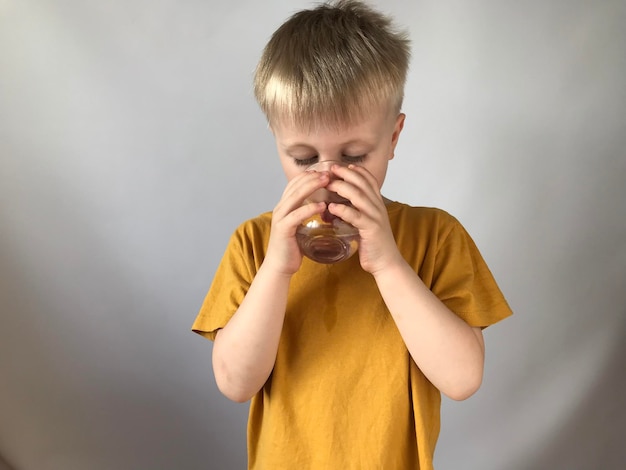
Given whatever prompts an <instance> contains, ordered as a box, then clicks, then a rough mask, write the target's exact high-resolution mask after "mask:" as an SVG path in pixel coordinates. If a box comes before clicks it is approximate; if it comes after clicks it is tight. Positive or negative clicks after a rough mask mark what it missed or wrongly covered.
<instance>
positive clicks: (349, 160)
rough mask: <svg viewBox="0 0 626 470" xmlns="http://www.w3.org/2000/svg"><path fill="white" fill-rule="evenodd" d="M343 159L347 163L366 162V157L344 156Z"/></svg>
mask: <svg viewBox="0 0 626 470" xmlns="http://www.w3.org/2000/svg"><path fill="white" fill-rule="evenodd" d="M341 158H342V159H343V161H345V162H347V163H360V162H362V161H363V160H365V155H354V156H351V155H343V156H342V157H341Z"/></svg>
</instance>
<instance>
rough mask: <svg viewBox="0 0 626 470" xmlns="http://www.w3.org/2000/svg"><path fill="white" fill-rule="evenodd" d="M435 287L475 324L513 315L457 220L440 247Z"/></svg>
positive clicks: (458, 312) (468, 236)
mask: <svg viewBox="0 0 626 470" xmlns="http://www.w3.org/2000/svg"><path fill="white" fill-rule="evenodd" d="M431 290H432V291H433V293H434V294H435V295H437V297H438V298H439V299H440V300H441V301H442V302H443V303H444V304H446V306H447V307H448V308H449V309H450V310H452V311H453V312H454V313H456V314H457V315H458V316H459V317H461V318H463V320H465V321H466V322H467V323H468V324H469V325H470V326H473V327H482V328H485V327H487V326H489V325H492V324H494V323H496V322H498V321H500V320H502V319H504V318H506V317H508V316H509V315H511V314H512V311H511V309H510V307H509V305H508V303H507V302H506V300H505V298H504V295H503V294H502V292H501V291H500V288H499V287H498V285H497V283H496V281H495V279H494V277H493V275H492V273H491V271H490V270H489V268H488V266H487V264H486V263H485V261H484V259H483V257H482V255H481V254H480V252H479V250H478V248H477V247H476V244H475V243H474V241H473V240H472V238H471V237H470V235H469V234H468V233H467V231H466V230H465V229H464V228H463V226H462V225H461V224H460V223H459V222H458V221H456V219H454V220H453V223H452V224H451V228H450V230H449V232H448V233H447V235H446V236H445V237H443V239H442V241H441V242H440V244H439V246H438V250H437V253H436V260H435V269H434V273H433V282H432V286H431Z"/></svg>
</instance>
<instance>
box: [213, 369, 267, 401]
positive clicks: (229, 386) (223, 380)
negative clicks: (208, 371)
mask: <svg viewBox="0 0 626 470" xmlns="http://www.w3.org/2000/svg"><path fill="white" fill-rule="evenodd" d="M214 376H215V383H216V385H217V389H218V390H219V391H220V392H221V393H222V395H224V396H225V397H226V398H228V399H229V400H231V401H234V402H235V403H245V402H247V401H248V400H250V399H251V398H252V397H253V396H254V395H255V394H256V393H257V392H258V390H247V389H246V388H244V387H242V386H241V385H238V384H237V383H236V382H235V381H233V380H231V379H230V377H229V374H228V373H227V372H226V371H224V370H218V369H215V371H214Z"/></svg>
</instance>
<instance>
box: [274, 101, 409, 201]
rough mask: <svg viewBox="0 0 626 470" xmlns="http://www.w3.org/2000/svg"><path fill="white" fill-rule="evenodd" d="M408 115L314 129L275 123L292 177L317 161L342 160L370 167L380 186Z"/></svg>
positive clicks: (379, 115) (282, 158)
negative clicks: (339, 126)
mask: <svg viewBox="0 0 626 470" xmlns="http://www.w3.org/2000/svg"><path fill="white" fill-rule="evenodd" d="M404 117H405V116H404V114H399V115H390V114H389V113H383V112H380V113H372V114H371V115H370V116H368V117H367V118H365V119H363V120H361V121H360V122H358V123H356V124H354V125H349V126H345V127H342V128H333V129H314V130H308V129H301V128H297V127H294V126H289V125H285V124H280V123H279V124H274V125H272V132H273V133H274V138H275V139H276V147H277V149H278V155H279V157H280V162H281V164H282V167H283V170H284V171H285V175H286V176H287V179H288V180H291V179H292V178H293V177H295V176H296V175H298V174H299V173H302V172H303V171H305V170H306V168H307V167H309V166H310V165H313V164H314V163H317V162H321V161H325V160H339V161H343V162H346V163H355V164H357V165H360V166H362V167H364V168H366V169H367V170H368V171H369V172H370V173H372V175H374V177H375V178H376V180H377V181H378V187H379V189H380V188H381V187H382V185H383V182H384V181H385V175H386V174H387V165H388V163H389V160H391V159H392V158H393V157H394V150H395V148H396V144H397V143H398V137H399V136H400V131H401V130H402V126H403V125H404Z"/></svg>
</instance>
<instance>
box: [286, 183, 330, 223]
mask: <svg viewBox="0 0 626 470" xmlns="http://www.w3.org/2000/svg"><path fill="white" fill-rule="evenodd" d="M328 180H329V175H328V173H318V172H304V173H302V174H300V175H298V176H296V177H295V178H293V179H292V180H291V181H289V183H288V184H287V186H286V188H285V190H284V191H283V195H282V197H281V199H280V201H279V202H278V204H277V205H276V207H275V209H274V215H275V216H278V217H284V216H285V215H287V214H289V213H291V212H292V211H294V210H295V209H297V208H298V207H299V206H301V205H302V203H303V202H304V200H305V199H306V198H307V197H309V196H310V195H311V194H312V193H313V192H315V191H316V190H317V189H319V188H322V187H324V186H326V185H328Z"/></svg>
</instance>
